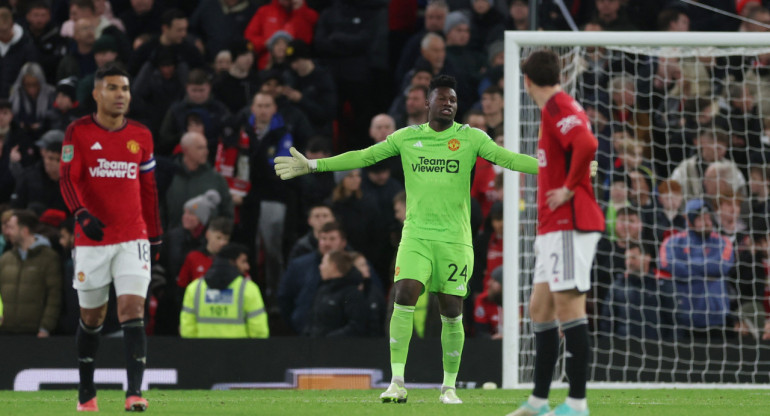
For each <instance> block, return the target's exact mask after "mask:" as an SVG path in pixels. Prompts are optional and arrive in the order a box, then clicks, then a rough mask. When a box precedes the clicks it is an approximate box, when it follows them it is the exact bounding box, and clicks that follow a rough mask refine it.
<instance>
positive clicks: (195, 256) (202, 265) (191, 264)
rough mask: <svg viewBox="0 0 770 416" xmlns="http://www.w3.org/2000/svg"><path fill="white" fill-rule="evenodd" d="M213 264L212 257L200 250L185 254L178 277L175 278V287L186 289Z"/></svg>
mask: <svg viewBox="0 0 770 416" xmlns="http://www.w3.org/2000/svg"><path fill="white" fill-rule="evenodd" d="M213 263H214V256H211V255H208V254H206V253H204V252H202V251H200V250H193V251H191V252H189V253H188V254H187V257H186V258H185V259H184V264H182V269H181V270H179V276H177V278H176V284H177V286H179V287H181V288H185V287H187V286H188V285H189V284H190V283H192V282H193V281H194V280H195V279H198V278H201V277H203V276H204V275H205V274H206V272H207V271H209V269H210V268H211V265H212V264H213Z"/></svg>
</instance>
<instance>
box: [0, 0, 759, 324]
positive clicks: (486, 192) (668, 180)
mask: <svg viewBox="0 0 770 416" xmlns="http://www.w3.org/2000/svg"><path fill="white" fill-rule="evenodd" d="M564 3H565V4H566V11H567V12H568V13H569V17H568V18H565V16H564V15H563V13H562V11H561V9H560V8H559V6H558V4H557V2H553V1H549V0H544V1H540V2H538V8H537V22H538V23H537V28H531V27H530V22H531V21H532V19H531V16H530V8H529V2H528V1H525V0H432V1H425V0H392V1H385V0H271V1H265V0H185V1H181V0H112V1H107V0H69V1H67V0H53V1H46V0H29V1H23V0H16V1H10V2H9V1H7V0H2V1H0V212H2V214H1V217H0V220H1V221H2V234H3V237H2V239H1V240H0V251H2V252H3V253H4V254H3V256H2V257H0V297H2V299H3V302H4V305H5V312H4V324H3V325H2V326H0V333H28V334H37V335H38V336H47V335H48V334H73V333H74V331H75V328H76V325H77V316H78V314H79V312H78V305H77V296H76V293H75V291H74V289H72V287H71V286H72V285H71V282H72V279H73V276H72V274H73V266H72V259H71V255H70V252H71V250H72V248H73V247H72V243H73V237H72V233H73V220H72V218H71V216H70V213H69V212H68V211H67V208H66V206H65V204H64V202H63V200H62V197H61V194H60V191H59V185H58V180H59V159H60V155H61V147H62V146H61V143H62V140H63V137H64V131H65V130H66V128H67V126H68V125H69V123H70V122H71V121H73V120H75V119H76V118H78V117H81V116H87V115H89V114H91V113H93V112H94V111H95V102H94V100H93V98H92V96H91V91H92V89H93V76H94V72H95V71H96V69H97V68H100V67H102V66H104V65H105V64H107V63H110V62H114V61H117V62H119V63H120V64H122V65H123V66H124V67H125V68H126V69H127V70H128V71H129V73H130V74H131V76H132V79H131V94H132V100H131V108H130V113H129V117H130V118H132V119H135V120H138V121H140V122H142V123H143V124H145V125H146V126H147V127H148V128H149V129H150V130H151V131H152V133H153V138H154V140H155V155H156V159H157V162H158V164H157V169H156V177H157V183H158V188H159V189H158V190H159V195H160V208H161V215H162V220H163V226H164V244H163V251H162V254H161V259H160V261H159V262H157V264H155V265H154V267H153V281H152V284H151V288H150V293H149V294H148V319H147V321H148V331H149V332H150V333H151V334H155V335H171V336H174V335H179V323H180V322H179V321H180V320H179V316H180V310H181V307H182V299H183V297H184V292H185V289H186V287H187V286H188V285H189V284H190V283H191V282H192V281H194V280H195V279H197V278H200V277H202V276H205V275H206V274H207V273H208V272H209V268H210V267H211V265H212V263H213V262H214V261H215V258H216V256H217V254H218V253H219V251H220V249H221V248H222V247H224V246H225V245H227V244H228V243H229V242H236V243H240V244H242V245H243V246H245V247H247V248H248V260H249V261H248V264H247V265H245V266H243V267H241V268H240V271H241V273H242V274H244V275H245V276H248V277H250V278H251V279H252V280H253V281H254V282H256V283H257V284H258V286H259V288H260V290H261V293H262V296H263V298H264V304H265V305H264V306H265V310H266V311H267V317H268V319H267V324H266V325H269V333H270V336H280V335H291V334H296V335H307V336H340V335H343V336H384V334H385V328H386V325H387V322H386V320H387V317H389V316H390V313H389V311H388V305H392V300H391V301H388V299H390V296H391V286H392V276H393V270H392V267H393V266H392V264H393V260H394V255H395V250H396V248H397V246H398V242H399V239H400V230H401V227H402V225H403V222H404V219H405V202H406V197H405V194H404V192H403V190H404V182H403V181H404V176H403V169H402V166H401V162H400V160H399V159H398V158H396V159H391V160H385V161H382V162H380V163H378V164H376V165H374V166H371V167H368V168H366V169H363V170H353V171H346V172H334V173H322V174H316V175H308V176H306V177H302V178H297V179H294V180H291V181H288V182H281V181H280V180H279V179H278V178H277V177H276V176H275V174H274V173H273V158H274V157H275V156H281V155H288V149H289V148H290V147H291V146H294V147H296V148H297V149H298V150H300V151H301V152H303V153H304V154H305V155H307V157H308V158H321V157H327V156H331V155H334V154H338V153H341V152H343V151H347V150H355V149H361V148H364V147H367V146H369V145H372V144H374V143H377V142H381V141H383V140H385V139H386V137H387V136H388V135H389V134H390V133H392V132H393V131H395V130H396V129H399V128H402V127H405V126H408V125H413V124H420V123H424V122H427V109H426V106H425V101H426V96H427V92H428V90H427V86H428V84H429V82H430V80H431V78H432V77H433V76H435V75H438V74H447V75H452V76H454V77H455V78H456V79H457V81H458V84H457V94H458V97H459V103H458V116H457V121H458V122H463V123H467V124H470V125H471V126H474V127H477V128H480V129H482V130H484V131H486V132H487V133H488V134H489V136H490V137H491V138H492V139H494V140H495V141H497V142H498V143H502V140H503V126H504V118H503V104H504V89H503V87H504V83H503V62H504V48H503V33H504V31H506V30H530V29H541V30H568V29H569V28H570V23H571V22H574V23H575V24H576V25H577V27H578V28H579V29H580V30H594V31H601V30H612V31H620V30H645V31H688V30H693V31H766V30H768V29H767V28H768V26H767V25H770V11H768V9H767V7H768V6H770V1H759V0H754V1H752V0H748V1H747V0H707V1H700V2H698V3H702V4H705V5H708V6H713V7H716V8H717V9H720V10H723V11H726V12H730V13H735V14H739V15H742V16H745V17H747V18H749V19H752V20H753V21H757V22H760V23H764V24H765V25H761V24H760V25H758V24H752V23H746V22H742V21H740V20H738V19H735V18H733V17H730V16H727V15H724V14H719V13H714V12H713V11H709V10H706V9H703V8H700V7H695V6H693V5H690V4H686V3H685V2H679V1H665V0H647V1H642V0H566V1H564ZM579 59H580V62H581V72H580V77H579V79H578V86H577V91H578V97H579V98H580V101H581V103H583V105H584V107H585V108H586V110H587V113H588V114H589V117H591V120H592V122H593V123H594V131H595V132H596V133H597V136H598V137H599V141H600V151H599V155H598V158H597V159H598V161H599V167H600V174H599V177H598V181H597V185H598V186H597V188H596V189H597V196H598V198H599V199H600V200H601V201H602V203H603V204H604V207H605V209H606V213H607V218H608V231H607V234H606V236H605V237H604V238H603V240H602V242H601V243H600V248H599V254H598V258H597V266H596V268H595V274H594V277H595V283H596V288H597V289H596V290H595V291H594V293H593V294H592V299H593V302H592V309H593V310H592V313H593V316H594V318H595V319H594V321H595V329H597V330H600V331H604V332H620V333H629V331H630V332H631V333H635V334H636V333H641V332H644V331H645V330H649V331H652V332H653V333H654V334H651V335H650V336H657V337H673V336H680V335H682V336H690V335H692V334H690V333H689V332H688V333H687V334H684V335H683V334H681V333H680V331H678V330H675V327H677V326H681V327H683V328H688V329H689V330H693V329H694V330H695V331H694V332H698V331H700V330H703V331H706V332H707V333H708V332H709V331H711V330H712V329H714V328H717V329H718V330H719V331H721V334H722V335H723V336H725V337H727V338H730V337H736V336H741V335H747V334H748V335H751V334H754V336H759V335H758V334H759V333H758V332H757V328H759V330H761V329H762V327H763V326H764V325H765V324H764V322H765V320H764V315H765V314H764V306H763V300H764V299H765V295H764V288H765V286H766V280H767V270H766V269H765V264H766V259H767V250H768V246H770V244H768V240H767V238H768V237H767V225H766V223H765V220H766V218H767V213H768V205H767V198H768V195H770V188H769V186H770V184H769V183H768V181H770V177H769V176H768V172H767V170H766V167H765V166H766V165H765V159H764V149H765V147H766V146H768V145H770V140H768V138H767V136H766V134H765V126H766V125H769V126H770V124H768V121H770V102H763V100H770V83H768V80H767V77H769V76H770V70H768V68H770V66H768V65H770V55H762V54H760V55H756V56H751V57H736V58H735V59H733V58H720V59H711V60H706V59H695V60H688V59H686V58H681V59H680V58H679V57H671V56H665V55H661V56H641V55H631V54H629V53H621V52H613V51H607V50H605V49H603V48H599V47H597V48H587V49H586V50H585V53H583V54H582V55H581V56H580V57H579ZM736 60H737V61H736ZM470 188H471V195H470V196H471V198H472V202H473V210H472V226H473V229H474V230H475V231H476V239H475V242H474V249H475V252H476V261H475V267H474V270H473V279H472V280H471V285H470V295H469V296H468V299H467V300H466V313H465V315H464V316H465V320H466V328H467V330H468V333H469V334H473V335H474V336H479V337H496V338H499V337H501V336H502V334H501V333H500V324H501V322H500V318H501V316H502V312H501V305H502V273H501V270H500V269H498V268H499V266H501V264H502V261H503V255H502V253H503V252H502V247H503V242H502V228H503V217H502V202H501V201H502V199H503V193H502V174H501V169H499V168H498V167H497V166H494V165H492V164H490V163H489V162H487V161H485V160H483V159H479V160H478V162H477V165H476V170H475V174H474V176H473V181H472V184H471V187H470ZM690 200H694V201H696V202H692V201H690ZM697 201H700V204H698V203H697ZM691 202H692V203H691ZM706 217H708V218H706ZM711 220H713V221H711ZM696 222H698V224H697V225H696ZM705 222H708V224H705ZM709 227H711V228H709ZM693 230H695V231H693ZM690 231H693V232H695V233H696V234H698V235H701V236H704V238H705V239H706V240H708V241H705V242H703V241H698V242H693V241H689V240H688V241H678V240H677V241H674V240H672V241H671V242H670V243H669V244H666V239H668V238H675V237H677V236H680V237H681V235H680V234H681V233H684V234H685V235H686V234H687V233H688V232H690ZM711 231H714V233H713V234H714V235H713V241H711V240H709V239H710V238H711V237H712V233H711ZM677 238H678V237H677ZM681 238H685V237H681ZM687 244H699V247H701V248H703V247H706V248H705V249H703V250H701V251H703V253H701V254H702V256H704V258H706V259H707V258H708V256H709V255H711V254H713V253H714V252H717V251H718V253H719V256H718V257H717V258H716V259H714V262H715V264H717V266H718V267H716V269H708V270H703V271H701V270H699V271H692V270H691V268H688V267H685V268H686V269H687V270H686V271H683V270H684V269H681V268H677V267H675V266H678V265H681V264H685V263H686V264H691V263H692V262H694V261H695V260H693V259H691V258H689V257H686V256H690V255H692V253H693V251H692V250H684V249H682V248H681V247H683V246H686V245H687ZM666 247H668V249H670V250H671V253H670V254H669V256H674V257H675V256H679V258H677V259H674V258H672V257H668V258H666V257H665V256H663V257H664V258H660V257H661V256H662V255H663V254H662V253H664V251H665V250H666ZM712 248H713V250H712ZM728 248H729V249H730V250H732V251H731V252H730V253H729V255H728V254H725V253H726V251H725V250H727V249H728ZM341 251H342V252H347V253H348V255H347V256H345V257H344V258H343V257H340V256H338V255H331V253H336V252H341ZM659 253H660V255H659ZM324 258H326V259H327V260H328V262H330V263H324V262H322V260H323V259H324ZM730 259H732V260H730ZM697 261H701V260H697ZM697 261H695V262H697ZM682 262H685V263H682ZM322 263H324V264H323V265H322ZM728 263H729V264H728ZM725 264H728V266H725ZM319 266H322V267H319ZM717 269H718V270H717ZM685 272H686V273H690V274H692V275H698V276H700V277H701V278H702V279H701V280H703V283H702V284H701V286H702V287H703V288H702V289H693V286H694V284H692V283H688V277H687V276H683V275H682V273H685ZM714 273H717V274H716V275H712V274H714ZM629 276H631V278H629ZM712 281H717V282H719V283H718V284H716V286H718V287H716V286H715V287H712V286H714V284H712V283H711V282H712ZM682 282H684V283H682ZM634 285H637V286H634ZM681 285H685V286H686V287H687V288H686V289H684V288H683V287H684V286H683V287H680V288H679V289H677V288H678V286H681ZM701 286H698V287H701ZM633 288H642V289H644V290H641V291H640V290H633ZM698 290H700V292H697V291H698ZM696 292H697V295H693V293H696ZM633 293H636V294H637V296H642V297H644V296H647V294H649V296H647V297H648V299H646V300H645V302H648V303H649V304H650V308H649V309H644V308H641V309H639V310H628V308H625V307H624V306H623V305H625V304H628V303H629V302H630V303H633V302H634V300H633V299H632V300H625V299H626V298H623V297H622V296H626V297H627V296H631V295H632V294H633ZM684 293H689V294H690V295H691V296H690V298H691V299H694V300H693V301H692V302H690V307H689V309H687V311H689V312H687V311H685V313H678V312H676V311H675V309H676V308H675V307H674V306H673V305H674V304H677V299H679V298H678V297H677V296H680V295H682V294H684ZM703 294H705V295H706V296H705V297H703V296H701V295H703ZM712 294H713V295H714V296H711V295H712ZM714 297H716V300H714V299H712V298H714ZM701 298H704V299H706V304H708V305H711V306H708V305H707V306H703V305H701V303H702V302H700V299H701ZM712 300H713V302H712V303H713V304H710V303H709V302H710V301H712ZM640 302H641V301H640ZM667 302H668V303H667ZM671 302H673V303H671ZM720 302H721V303H720ZM725 302H726V304H725ZM434 303H435V302H434V301H433V300H432V298H431V297H430V296H428V295H425V296H424V297H423V298H421V300H420V302H419V303H418V313H416V314H415V316H416V318H415V319H416V320H417V321H418V322H417V325H416V326H415V328H416V331H417V333H418V335H419V336H437V335H438V333H439V331H440V325H439V320H438V317H437V316H435V315H437V308H436V307H435V305H434ZM680 304H681V303H680ZM644 305H646V303H645V304H644ZM714 305H716V306H714ZM701 306H702V307H704V308H706V309H703V311H705V312H703V313H702V315H703V316H701V315H698V313H697V312H698V311H699V310H700V309H698V308H700V307H701ZM717 306H719V307H720V308H721V309H719V308H717ZM715 308H716V309H715ZM661 309H664V310H670V311H671V313H670V314H669V315H670V316H668V315H665V314H663V315H662V314H660V313H657V314H655V313H653V312H650V311H660V310H661ZM683 310H685V309H682V308H679V309H678V311H679V312H682V311H683ZM664 315H665V316H664ZM679 315H682V316H679ZM108 317H115V314H113V313H108ZM602 317H604V318H607V319H602ZM653 318H655V319H656V321H654V322H653ZM701 318H702V319H701ZM666 319H668V321H666ZM678 319H679V321H677V320H678ZM618 322H621V323H622V322H625V323H626V325H625V326H623V325H620V324H618ZM629 322H632V323H633V322H635V323H636V324H632V325H630V327H629V325H628V323H629ZM677 322H678V323H679V324H677ZM650 328H652V329H650ZM752 328H754V330H753V331H754V332H752ZM665 329H667V330H668V332H665V331H664V330H665ZM623 331H625V332H623ZM635 331H636V332H635ZM639 331H641V332H639ZM105 332H108V333H110V332H118V333H119V326H118V325H117V322H112V324H110V323H109V321H108V324H107V325H106V326H105ZM267 332H268V331H262V332H260V334H261V335H260V336H266V334H267ZM690 332H693V331H690ZM760 332H761V331H760ZM696 335H697V334H696Z"/></svg>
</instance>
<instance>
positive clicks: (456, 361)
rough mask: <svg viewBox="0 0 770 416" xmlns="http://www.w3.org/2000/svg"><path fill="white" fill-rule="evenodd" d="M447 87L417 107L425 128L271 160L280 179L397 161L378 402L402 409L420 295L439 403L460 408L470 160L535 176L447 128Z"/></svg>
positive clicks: (445, 79)
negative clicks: (440, 376)
mask: <svg viewBox="0 0 770 416" xmlns="http://www.w3.org/2000/svg"><path fill="white" fill-rule="evenodd" d="M455 84H456V82H455V79H454V78H452V77H450V76H444V75H439V76H437V77H435V78H434V79H433V80H432V81H431V83H430V87H429V93H428V98H427V100H426V102H425V105H426V107H427V108H428V122H427V123H425V124H421V125H415V126H409V127H405V128H403V129H400V130H398V131H396V132H395V133H393V134H391V135H390V136H388V138H387V139H386V140H385V141H383V142H380V143H377V144H375V145H373V146H370V147H368V148H366V149H363V150H358V151H352V152H347V153H343V154H341V155H338V156H334V157H330V158H323V159H317V160H308V159H306V158H305V157H304V156H303V155H302V154H300V153H299V152H298V151H297V150H296V149H294V148H292V149H291V154H292V157H276V158H275V171H276V174H278V176H280V177H281V179H291V178H294V177H297V176H300V175H305V174H308V173H312V172H327V171H341V170H350V169H356V168H361V167H365V166H370V165H373V164H375V163H377V162H379V161H380V160H383V159H387V158H389V157H391V156H398V155H400V156H401V161H402V162H401V163H402V166H403V168H404V176H405V184H406V193H407V208H406V220H405V222H404V231H403V236H402V239H401V243H400V245H399V247H398V254H397V256H396V269H395V270H396V271H395V277H394V281H395V283H394V284H395V288H396V295H395V305H394V308H393V316H392V319H391V321H390V336H389V342H390V352H391V370H392V373H393V374H392V379H391V384H390V386H389V387H388V389H387V390H386V391H385V392H384V393H382V394H381V395H380V398H381V399H382V400H383V402H396V403H403V402H406V400H407V391H406V388H404V367H405V365H406V357H407V352H408V349H409V341H410V339H411V336H412V326H413V321H414V306H415V304H416V303H417V298H418V297H419V296H420V294H421V293H422V292H424V291H425V290H428V291H430V292H435V293H436V294H437V296H438V300H439V312H440V314H441V323H442V331H441V346H442V350H443V365H444V380H443V385H442V387H441V395H440V397H439V400H440V401H441V402H442V403H446V404H459V403H462V400H460V399H459V398H458V397H457V392H456V389H455V381H456V378H457V372H458V370H459V368H460V357H461V355H462V350H463V344H464V342H465V332H464V329H463V323H462V303H463V299H464V297H465V296H466V294H467V292H468V279H469V278H470V277H471V276H470V275H471V273H472V270H473V246H472V232H471V228H470V185H471V180H470V175H471V172H472V170H473V166H474V165H475V162H476V158H477V157H478V156H480V157H483V158H484V159H486V160H489V161H490V162H493V163H495V164H497V165H500V166H503V167H505V168H508V169H511V170H515V171H519V172H524V173H531V174H535V173H537V160H536V159H535V158H533V157H531V156H527V155H521V154H517V153H514V152H511V151H509V150H506V149H504V148H502V147H500V146H498V145H497V144H495V142H494V141H493V140H491V139H490V138H489V136H488V135H487V134H486V133H484V132H483V131H481V130H479V129H476V128H471V127H469V126H468V125H463V124H459V123H456V122H455V121H454V118H455V114H456V113H457V93H456V92H455Z"/></svg>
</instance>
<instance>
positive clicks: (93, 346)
mask: <svg viewBox="0 0 770 416" xmlns="http://www.w3.org/2000/svg"><path fill="white" fill-rule="evenodd" d="M101 330H102V326H101V325H100V326H97V327H91V326H88V325H86V324H85V323H84V322H83V321H82V320H81V321H80V325H78V329H77V332H76V335H75V342H76V343H77V347H78V370H79V372H80V385H79V386H78V401H79V402H80V403H86V402H87V401H89V400H91V399H93V398H94V397H96V387H95V386H94V359H95V358H96V350H98V349H99V332H101Z"/></svg>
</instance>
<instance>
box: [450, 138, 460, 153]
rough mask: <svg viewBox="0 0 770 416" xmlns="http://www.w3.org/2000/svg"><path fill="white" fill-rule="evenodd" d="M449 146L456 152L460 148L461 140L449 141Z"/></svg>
mask: <svg viewBox="0 0 770 416" xmlns="http://www.w3.org/2000/svg"><path fill="white" fill-rule="evenodd" d="M447 147H448V148H449V150H451V151H453V152H454V151H456V150H457V149H459V148H460V141H459V140H457V139H452V140H450V141H449V143H447Z"/></svg>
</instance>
